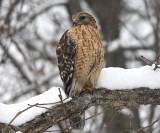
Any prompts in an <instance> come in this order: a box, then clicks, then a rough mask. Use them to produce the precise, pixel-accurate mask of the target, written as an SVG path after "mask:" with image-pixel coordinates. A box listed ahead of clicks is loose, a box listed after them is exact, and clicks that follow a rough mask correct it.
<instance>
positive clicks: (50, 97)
mask: <svg viewBox="0 0 160 133" xmlns="http://www.w3.org/2000/svg"><path fill="white" fill-rule="evenodd" d="M58 88H59V87H53V88H51V89H50V90H48V91H46V92H45V93H43V94H40V95H37V96H35V97H32V98H30V99H29V100H27V101H25V102H22V103H18V104H11V105H6V104H3V103H0V114H1V115H0V122H1V123H9V122H10V121H11V120H12V119H13V118H14V117H15V115H16V114H17V113H18V112H20V111H22V110H24V109H26V108H28V107H30V106H29V105H34V104H36V103H39V104H44V103H55V102H59V101H60V98H59V96H58V95H59V94H60V93H59V90H58ZM60 90H61V95H62V97H63V99H65V98H66V95H65V93H64V91H63V90H62V89H60ZM70 99H71V98H69V99H67V100H66V101H68V100H70ZM66 101H65V102H66ZM51 106H53V104H49V105H43V106H41V107H47V108H49V107H51ZM46 110H47V109H45V108H39V107H32V108H30V109H28V110H27V111H24V112H23V113H21V114H20V115H19V116H18V117H17V118H16V119H15V120H14V121H13V122H12V124H11V125H14V126H18V125H21V124H24V123H26V122H27V121H30V120H32V119H34V118H35V117H36V116H37V115H40V114H42V113H44V112H45V111H46Z"/></svg>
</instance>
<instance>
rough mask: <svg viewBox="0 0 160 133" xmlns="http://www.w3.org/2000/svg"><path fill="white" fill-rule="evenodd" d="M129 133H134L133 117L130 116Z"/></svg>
mask: <svg viewBox="0 0 160 133" xmlns="http://www.w3.org/2000/svg"><path fill="white" fill-rule="evenodd" d="M129 133H132V116H131V114H129Z"/></svg>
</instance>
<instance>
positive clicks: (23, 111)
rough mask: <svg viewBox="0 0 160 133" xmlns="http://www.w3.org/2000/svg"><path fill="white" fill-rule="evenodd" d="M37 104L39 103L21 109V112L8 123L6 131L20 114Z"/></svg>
mask: <svg viewBox="0 0 160 133" xmlns="http://www.w3.org/2000/svg"><path fill="white" fill-rule="evenodd" d="M36 105H37V103H36V104H34V105H32V106H30V107H27V108H25V109H24V110H22V111H19V112H18V113H17V114H16V115H15V116H14V118H13V119H12V120H11V121H10V122H9V123H8V125H7V126H6V128H5V129H4V132H5V131H6V130H7V128H8V126H10V125H11V124H12V122H13V121H14V120H15V119H16V118H17V117H18V116H19V115H20V114H22V113H23V112H25V111H27V110H29V109H31V108H32V107H35V106H36Z"/></svg>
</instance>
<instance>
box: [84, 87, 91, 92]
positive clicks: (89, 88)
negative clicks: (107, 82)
mask: <svg viewBox="0 0 160 133" xmlns="http://www.w3.org/2000/svg"><path fill="white" fill-rule="evenodd" d="M86 90H89V91H90V92H92V91H93V88H91V87H84V88H83V91H86Z"/></svg>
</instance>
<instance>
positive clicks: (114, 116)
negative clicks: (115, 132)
mask: <svg viewBox="0 0 160 133" xmlns="http://www.w3.org/2000/svg"><path fill="white" fill-rule="evenodd" d="M117 114H118V112H116V113H115V114H114V115H113V117H112V119H111V120H110V121H109V123H108V125H107V126H106V127H105V128H106V129H107V128H109V126H110V125H111V123H112V121H113V120H114V119H115V118H116V116H117Z"/></svg>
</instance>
